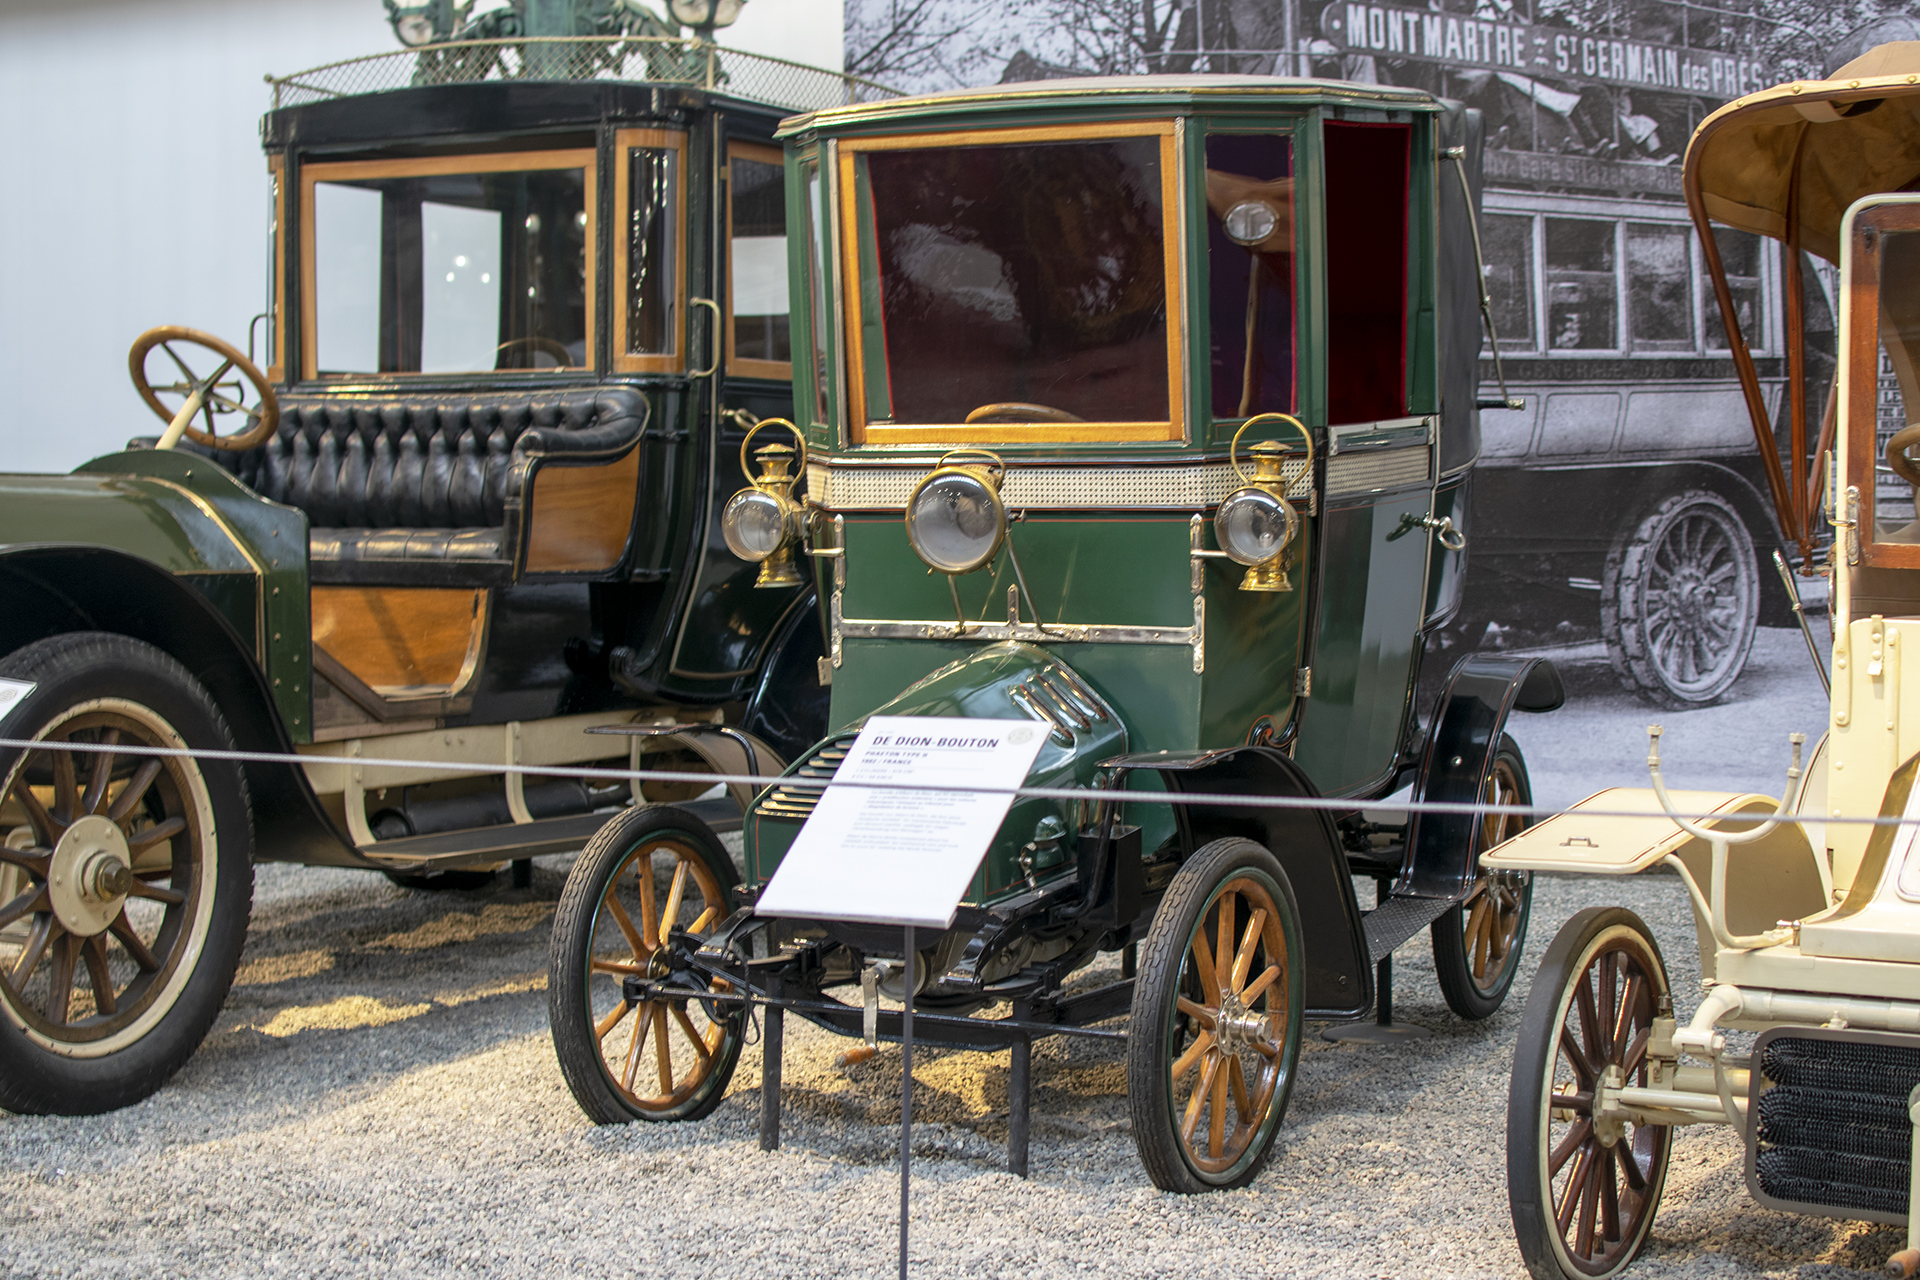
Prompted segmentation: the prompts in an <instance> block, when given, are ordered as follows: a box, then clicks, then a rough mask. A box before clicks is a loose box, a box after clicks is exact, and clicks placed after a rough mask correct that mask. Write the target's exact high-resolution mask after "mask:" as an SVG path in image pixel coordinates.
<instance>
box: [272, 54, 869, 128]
mask: <svg viewBox="0 0 1920 1280" xmlns="http://www.w3.org/2000/svg"><path fill="white" fill-rule="evenodd" d="M266 80H267V83H268V84H270V85H272V86H273V106H274V109H275V110H279V109H280V108H281V107H297V106H303V105H305V104H307V103H312V102H323V101H327V100H329V99H333V98H349V97H357V96H359V95H361V94H370V93H389V92H392V91H393V90H396V89H412V88H421V87H427V86H435V85H448V84H478V83H481V82H484V81H490V80H492V81H515V80H542V81H556V80H558V81H584V80H630V81H638V82H643V83H647V84H672V85H685V86H687V87H688V88H695V89H707V90H711V91H714V92H717V93H724V94H726V95H727V96H729V97H733V98H743V99H746V100H748V101H752V102H764V103H767V104H768V105H770V106H775V107H781V108H784V109H786V110H788V111H819V110H822V109H824V108H827V107H839V106H846V105H848V104H849V103H855V102H876V101H879V100H881V99H884V98H897V97H899V96H901V95H900V91H899V90H897V89H891V88H889V87H887V86H886V85H883V84H879V83H876V82H875V81H872V80H867V79H864V78H862V77H860V76H854V75H848V74H846V73H845V72H841V71H828V70H825V69H823V68H820V67H811V66H808V65H806V64H805V63H801V62H789V61H788V60H786V59H784V58H772V57H768V56H766V55H765V54H759V53H746V52H743V51H741V50H738V49H723V48H721V47H720V46H719V45H717V44H714V43H713V42H712V41H709V40H694V39H682V38H679V37H673V36H529V37H519V38H515V39H509V40H461V41H451V42H448V43H445V44H431V45H422V46H420V47H419V48H414V49H396V50H394V51H392V52H390V53H376V54H369V55H367V56H365V57H360V58H348V59H345V60H344V61H340V62H329V63H327V64H325V65H324V66H319V67H314V68H312V69H311V70H308V71H298V72H295V73H293V74H292V75H287V76H268V77H266Z"/></svg>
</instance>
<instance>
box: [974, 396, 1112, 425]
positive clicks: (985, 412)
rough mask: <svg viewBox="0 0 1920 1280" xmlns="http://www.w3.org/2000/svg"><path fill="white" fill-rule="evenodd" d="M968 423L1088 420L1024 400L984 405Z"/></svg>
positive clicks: (975, 411)
mask: <svg viewBox="0 0 1920 1280" xmlns="http://www.w3.org/2000/svg"><path fill="white" fill-rule="evenodd" d="M967 421H968V422H1085V421H1086V419H1085V418H1082V417H1079V416H1078V415H1076V414H1071V413H1068V412H1067V411H1066V410H1065V409H1056V408H1054V407H1053V406H1051V405H1044V404H1028V403H1027V402H1026V401H1024V400H1007V401H1004V402H1002V403H1000V404H983V405H981V406H980V407H979V408H978V409H975V410H974V411H973V412H972V413H970V414H968V415H967Z"/></svg>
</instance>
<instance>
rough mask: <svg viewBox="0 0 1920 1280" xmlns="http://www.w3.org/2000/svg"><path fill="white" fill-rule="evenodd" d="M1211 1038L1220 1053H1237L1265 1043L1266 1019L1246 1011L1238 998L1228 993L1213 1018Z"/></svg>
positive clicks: (1260, 1014)
mask: <svg viewBox="0 0 1920 1280" xmlns="http://www.w3.org/2000/svg"><path fill="white" fill-rule="evenodd" d="M1213 1036H1214V1040H1215V1042H1216V1043H1217V1044H1219V1046H1220V1051H1221V1052H1222V1053H1238V1052H1240V1050H1242V1049H1246V1048H1251V1047H1252V1046H1253V1045H1254V1044H1255V1043H1264V1042H1265V1040H1266V1038H1267V1017H1266V1015H1265V1014H1263V1013H1255V1012H1253V1011H1252V1010H1251V1009H1248V1008H1247V1006H1246V1005H1244V1004H1242V1003H1241V1002H1240V997H1239V996H1237V995H1234V994H1232V993H1228V995H1227V996H1226V998H1225V999H1223V1000H1222V1001H1221V1002H1220V1012H1219V1013H1218V1014H1216V1015H1215V1016H1214V1032H1213Z"/></svg>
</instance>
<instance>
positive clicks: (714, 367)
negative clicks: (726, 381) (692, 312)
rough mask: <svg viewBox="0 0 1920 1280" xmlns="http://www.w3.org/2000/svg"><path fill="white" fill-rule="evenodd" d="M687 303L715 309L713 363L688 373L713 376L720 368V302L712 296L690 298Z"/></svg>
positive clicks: (694, 375) (695, 375)
mask: <svg viewBox="0 0 1920 1280" xmlns="http://www.w3.org/2000/svg"><path fill="white" fill-rule="evenodd" d="M687 305H688V306H690V307H710V308H712V310H713V350H712V353H711V354H712V356H713V363H711V364H709V365H708V366H707V367H706V368H704V369H696V370H694V371H693V372H691V373H689V374H688V375H687V376H688V377H689V378H711V377H712V376H713V375H714V374H715V373H716V372H718V371H719V368H720V304H719V303H717V302H715V301H714V300H713V299H712V298H688V299H687Z"/></svg>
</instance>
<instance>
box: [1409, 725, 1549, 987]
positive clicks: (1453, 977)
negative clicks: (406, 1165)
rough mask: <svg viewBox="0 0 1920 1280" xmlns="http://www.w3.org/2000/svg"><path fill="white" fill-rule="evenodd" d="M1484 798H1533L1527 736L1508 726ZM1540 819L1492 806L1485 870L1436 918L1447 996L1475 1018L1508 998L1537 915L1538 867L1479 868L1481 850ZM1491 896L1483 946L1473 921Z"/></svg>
mask: <svg viewBox="0 0 1920 1280" xmlns="http://www.w3.org/2000/svg"><path fill="white" fill-rule="evenodd" d="M1483 798H1484V799H1486V800H1488V801H1490V802H1492V803H1495V804H1513V805H1529V804H1532V803H1533V786H1532V784H1531V783H1530V782H1529V781H1528V778H1527V761H1526V757H1524V756H1522V755H1521V754H1520V744H1519V743H1517V742H1515V741H1514V740H1513V739H1512V738H1509V737H1508V736H1507V735H1506V734H1504V733H1503V734H1501V735H1500V745H1499V746H1497V747H1495V748H1494V753H1493V773H1492V776H1491V777H1490V778H1489V779H1488V783H1487V791H1486V793H1485V795H1484V797H1483ZM1532 825H1533V819H1532V818H1530V817H1525V816H1522V815H1520V814H1488V815H1486V817H1485V818H1483V819H1482V820H1481V821H1479V822H1476V823H1475V824H1474V827H1473V833H1474V844H1473V850H1472V861H1471V864H1470V865H1472V866H1473V867H1474V868H1475V869H1476V871H1477V878H1476V879H1475V881H1474V884H1473V887H1472V888H1471V889H1470V890H1468V892H1467V896H1466V897H1465V898H1464V899H1463V900H1462V901H1461V903H1460V905H1459V906H1457V907H1454V908H1453V909H1452V910H1450V911H1448V912H1447V913H1446V914H1445V915H1443V916H1441V917H1440V918H1439V919H1438V920H1435V921H1434V922H1433V926H1432V928H1431V929H1430V930H1429V934H1430V936H1431V937H1432V939H1433V970H1434V976H1435V977H1437V978H1438V979H1439V980H1440V994H1441V995H1442V996H1444V997H1446V1001H1447V1008H1449V1009H1451V1010H1453V1011H1454V1013H1455V1014H1457V1015H1459V1016H1460V1017H1462V1018H1466V1019H1468V1020H1470V1021H1478V1020H1479V1019H1481V1018H1490V1017H1492V1016H1493V1014H1494V1012H1495V1011H1496V1010H1497V1009H1499V1008H1500V1006H1501V1005H1502V1004H1504V1003H1506V999H1507V993H1508V992H1509V991H1511V990H1512V989H1513V978H1514V975H1515V974H1516V973H1518V972H1519V971H1520V953H1521V952H1522V951H1523V950H1525V948H1526V945H1527V921H1528V920H1529V919H1530V918H1531V916H1532V915H1533V875H1532V873H1531V872H1527V871H1484V870H1479V867H1480V855H1481V854H1482V853H1485V852H1486V851H1487V850H1488V849H1491V848H1492V847H1493V846H1494V845H1496V844H1499V843H1500V842H1501V841H1502V840H1506V839H1509V838H1510V837H1512V836H1515V835H1518V834H1519V833H1520V832H1521V831H1523V830H1525V829H1526V828H1528V827H1530V826H1532ZM1483 901H1484V902H1485V903H1486V904H1487V906H1488V908H1489V909H1490V911H1491V914H1492V916H1493V919H1492V920H1491V921H1488V922H1487V923H1488V924H1489V926H1490V931H1489V945H1488V946H1487V947H1486V949H1485V952H1484V954H1483V953H1482V952H1481V950H1480V948H1479V947H1477V946H1476V947H1471V948H1470V947H1469V946H1468V945H1467V928H1468V926H1469V925H1470V924H1474V923H1475V914H1474V913H1475V912H1476V911H1477V910H1479V907H1478V904H1479V903H1481V902H1483ZM1501 938H1504V940H1505V947H1506V950H1505V951H1503V952H1497V951H1496V947H1495V946H1494V945H1493V944H1494V942H1495V941H1497V940H1498V939H1501ZM1476 960H1477V961H1478V966H1477V972H1476ZM1495 960H1497V961H1498V962H1499V963H1498V964H1497V966H1495V967H1492V968H1489V962H1491V961H1495Z"/></svg>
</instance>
